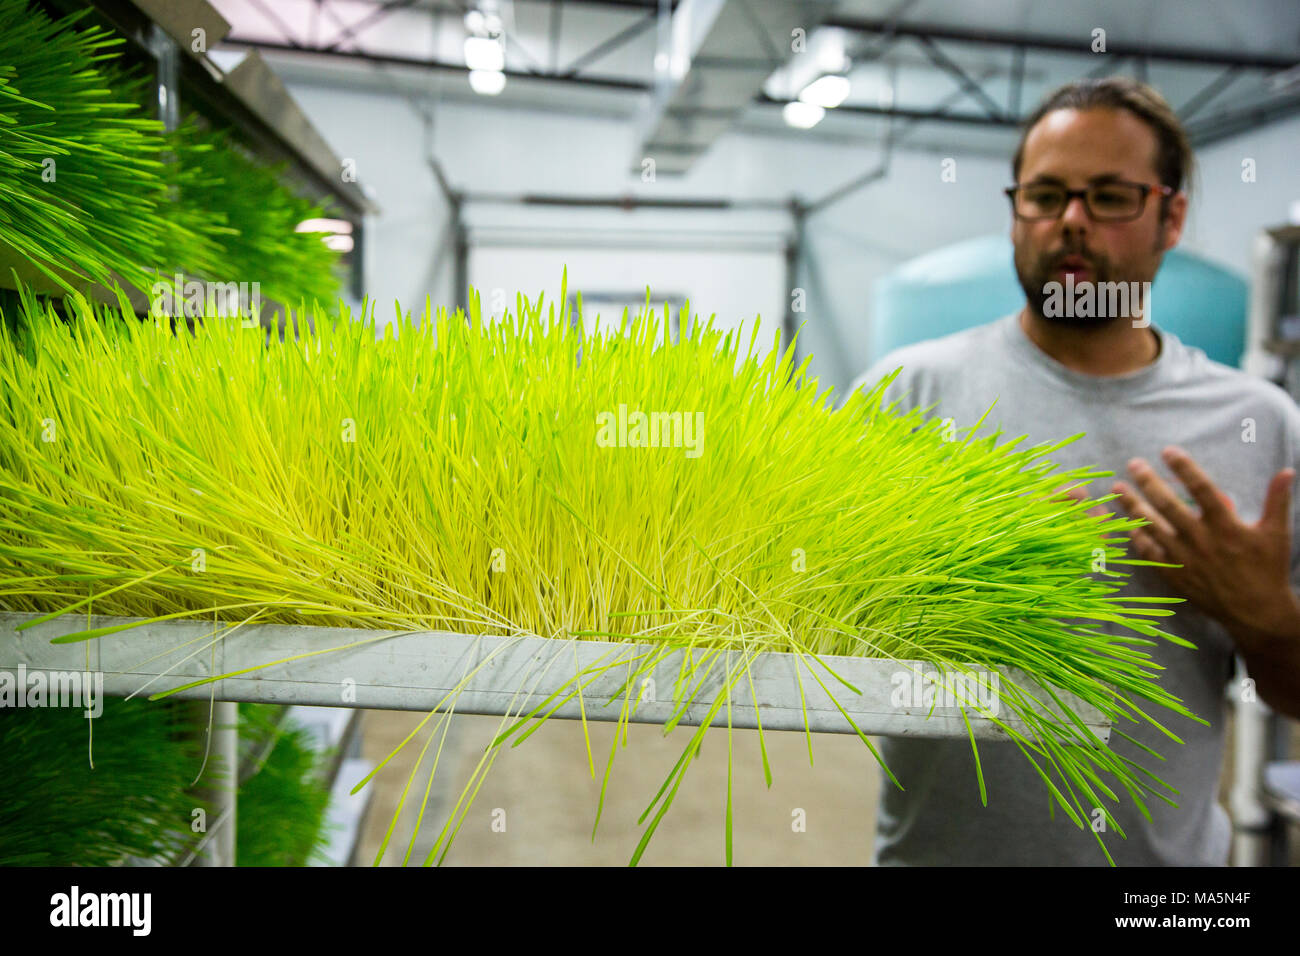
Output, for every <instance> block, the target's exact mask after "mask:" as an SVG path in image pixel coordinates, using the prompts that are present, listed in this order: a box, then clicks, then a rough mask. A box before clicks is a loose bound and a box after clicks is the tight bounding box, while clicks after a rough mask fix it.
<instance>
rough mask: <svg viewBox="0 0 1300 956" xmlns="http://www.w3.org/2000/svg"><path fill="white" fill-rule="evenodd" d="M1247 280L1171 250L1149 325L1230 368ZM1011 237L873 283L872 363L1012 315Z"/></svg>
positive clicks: (948, 249) (1241, 342)
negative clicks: (900, 350)
mask: <svg viewBox="0 0 1300 956" xmlns="http://www.w3.org/2000/svg"><path fill="white" fill-rule="evenodd" d="M1247 288H1248V287H1247V283H1246V280H1245V279H1244V278H1243V277H1242V276H1240V275H1238V274H1237V273H1236V272H1234V271H1232V270H1231V269H1227V268H1225V267H1223V266H1220V265H1216V264H1215V263H1212V262H1210V261H1208V260H1207V259H1203V258H1202V257H1200V256H1197V255H1193V254H1191V253H1188V252H1182V251H1180V250H1178V249H1176V248H1175V249H1172V250H1170V251H1169V252H1168V253H1166V254H1165V258H1164V262H1163V263H1162V264H1161V266H1160V271H1159V272H1158V273H1157V274H1156V279H1155V283H1154V284H1153V285H1152V288H1151V297H1152V300H1153V301H1154V302H1155V309H1154V313H1153V316H1152V318H1153V320H1154V322H1155V324H1156V326H1157V327H1159V328H1162V329H1168V330H1169V331H1170V332H1172V333H1173V334H1174V335H1176V336H1178V338H1180V339H1181V340H1182V341H1184V342H1186V343H1187V344H1188V345H1194V346H1196V347H1197V348H1199V349H1201V350H1203V351H1204V352H1205V354H1206V355H1208V356H1209V357H1210V358H1212V359H1214V360H1215V361H1216V362H1222V363H1223V364H1224V365H1231V366H1233V367H1237V366H1239V365H1240V364H1241V356H1242V352H1243V351H1244V350H1245V345H1246V299H1247ZM1024 304H1025V295H1024V293H1023V292H1022V291H1021V289H1020V283H1019V282H1017V281H1016V272H1015V267H1014V265H1013V264H1012V250H1011V240H1010V239H1009V238H1007V237H1006V236H981V237H980V238H978V239H968V240H966V241H964V242H958V243H955V244H954V245H951V246H945V247H944V248H942V249H936V250H935V251H934V252H927V253H926V254H925V255H922V256H918V257H917V258H915V259H912V260H910V261H908V262H905V263H903V264H902V265H901V266H899V267H898V268H897V269H895V270H894V271H893V272H891V273H890V274H889V275H888V276H886V277H884V278H883V279H881V280H880V281H879V282H877V283H876V290H875V309H874V319H873V323H872V334H871V361H875V360H876V359H878V358H880V357H881V356H883V355H884V354H885V353H886V352H889V351H890V350H892V349H896V348H898V347H899V346H902V345H909V344H911V343H912V342H921V341H924V340H926V339H933V338H938V337H939V336H943V335H947V334H949V333H950V332H959V331H961V330H962V329H966V328H970V327H971V326H974V325H982V324H984V323H985V322H991V321H993V320H994V319H996V318H998V317H1000V316H1003V315H1006V314H1007V313H1009V312H1016V311H1018V310H1019V309H1020V308H1022V307H1023V306H1024Z"/></svg>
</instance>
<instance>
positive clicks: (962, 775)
mask: <svg viewBox="0 0 1300 956" xmlns="http://www.w3.org/2000/svg"><path fill="white" fill-rule="evenodd" d="M1153 328H1154V326H1153ZM1156 333H1157V335H1158V336H1159V338H1160V341H1161V348H1160V352H1159V355H1158V356H1157V358H1156V360H1155V361H1154V362H1152V363H1151V364H1150V365H1147V366H1145V367H1144V368H1141V369H1139V370H1137V371H1135V372H1132V373H1128V374H1125V375H1118V376H1104V377H1103V376H1092V375H1086V374H1083V373H1081V372H1076V371H1073V370H1071V369H1069V368H1067V367H1065V366H1064V365H1062V364H1061V363H1060V362H1057V361H1056V360H1055V359H1053V358H1051V357H1050V356H1048V355H1047V354H1046V353H1045V352H1043V351H1042V350H1041V349H1039V348H1038V347H1037V346H1036V345H1034V344H1033V342H1032V341H1031V340H1030V339H1029V338H1028V337H1027V336H1026V335H1025V333H1024V331H1023V330H1022V329H1021V328H1020V325H1019V321H1018V318H1017V316H1015V315H1010V316H1006V317H1004V318H1002V319H999V320H997V321H995V322H991V323H989V324H987V325H982V326H979V327H977V328H973V329H968V330H966V331H963V332H958V333H956V334H954V335H949V336H945V337H944V338H941V339H936V340H933V341H929V342H921V343H918V344H915V345H910V346H906V347H904V348H900V349H897V350H895V351H894V352H891V353H890V354H888V355H886V356H885V357H884V358H882V359H881V360H880V361H878V362H877V363H876V364H875V365H873V366H872V367H871V368H870V369H869V370H868V371H866V372H865V373H863V375H861V376H860V377H859V378H858V379H857V380H856V381H855V382H854V383H853V386H852V388H857V387H858V386H860V385H865V386H868V387H869V386H871V385H874V384H875V383H876V382H877V381H879V380H880V378H882V377H883V376H885V375H887V374H888V373H889V372H892V371H893V370H894V369H895V368H898V367H899V366H902V367H903V371H902V373H901V374H900V375H899V377H898V378H897V379H896V380H895V381H894V383H893V384H891V385H890V387H889V390H888V391H887V392H886V396H885V401H886V403H889V402H891V401H893V400H894V399H900V406H901V407H902V408H904V409H910V408H914V407H921V408H925V407H927V406H930V405H934V404H935V403H937V406H936V407H935V408H934V409H933V410H932V411H931V412H930V415H931V416H936V417H941V418H946V417H951V418H952V419H954V421H955V424H956V426H957V429H958V433H959V435H960V434H964V432H963V431H962V429H964V428H965V427H967V426H969V425H973V424H974V423H975V422H976V421H977V420H978V419H979V418H980V416H981V415H983V414H984V412H985V411H987V410H988V409H989V407H990V406H993V410H992V412H991V413H990V414H989V416H988V418H987V419H986V420H985V423H984V426H983V427H981V429H980V432H979V434H980V435H987V434H990V433H991V432H993V431H994V430H995V429H996V428H997V427H998V426H999V425H1000V426H1001V428H1002V431H1003V433H1004V434H1003V437H1002V438H1000V439H999V442H1001V441H1004V440H1008V439H1010V438H1014V437H1017V436H1020V435H1027V436H1028V442H1027V443H1026V445H1027V444H1029V443H1038V442H1048V441H1057V440H1060V439H1062V438H1066V437H1068V436H1070V435H1074V434H1077V433H1079V432H1086V433H1087V434H1086V436H1085V437H1083V438H1080V439H1079V440H1077V441H1075V442H1073V443H1072V444H1070V445H1067V446H1066V447H1064V448H1062V449H1059V450H1058V451H1056V452H1054V453H1053V454H1052V455H1051V456H1049V457H1050V460H1052V461H1053V462H1056V463H1057V464H1058V465H1060V466H1061V467H1063V468H1072V467H1080V466H1095V467H1100V468H1104V469H1107V470H1110V471H1113V472H1114V474H1115V477H1116V478H1122V479H1123V480H1125V481H1127V482H1129V483H1130V484H1132V483H1133V482H1132V478H1131V476H1130V475H1128V473H1127V467H1126V465H1127V462H1128V460H1129V459H1130V458H1133V457H1140V458H1145V459H1146V460H1147V461H1148V462H1149V463H1150V464H1151V465H1152V467H1154V468H1155V469H1156V471H1157V472H1158V473H1159V474H1161V475H1162V476H1163V477H1164V478H1165V480H1166V481H1168V482H1170V483H1171V486H1172V487H1173V488H1174V489H1175V490H1177V491H1178V492H1179V493H1180V494H1183V493H1184V489H1183V487H1182V484H1181V483H1180V482H1179V481H1178V480H1177V479H1176V478H1175V477H1174V476H1173V475H1172V474H1171V473H1170V472H1169V470H1168V468H1167V467H1166V466H1165V464H1164V462H1163V461H1162V460H1161V459H1160V451H1161V449H1162V448H1164V447H1165V446H1166V445H1178V446H1180V447H1182V448H1184V449H1186V450H1187V452H1188V453H1189V454H1190V455H1191V456H1192V458H1193V459H1195V460H1196V461H1197V462H1198V463H1199V464H1200V465H1201V467H1202V468H1203V469H1205V471H1206V472H1207V473H1208V474H1209V476H1210V478H1211V479H1212V480H1213V481H1214V482H1215V483H1216V484H1217V485H1218V486H1219V488H1220V489H1222V490H1223V491H1225V492H1227V493H1228V494H1229V495H1230V496H1231V498H1232V499H1233V501H1234V503H1235V504H1236V507H1237V512H1238V514H1239V515H1240V516H1241V518H1242V519H1243V520H1246V521H1252V522H1253V521H1256V520H1258V518H1259V514H1260V511H1261V509H1262V506H1263V501H1264V493H1265V490H1266V488H1267V485H1268V482H1269V479H1270V478H1271V477H1272V476H1273V475H1274V474H1276V473H1277V472H1278V471H1279V470H1281V469H1282V468H1285V467H1288V466H1290V467H1297V466H1298V465H1300V410H1297V408H1296V404H1295V403H1294V402H1293V401H1292V400H1291V398H1290V396H1288V395H1287V394H1286V393H1285V392H1284V391H1283V390H1282V389H1280V388H1278V387H1276V386H1275V385H1273V384H1271V383H1269V382H1266V381H1263V380H1261V379H1256V378H1253V377H1251V376H1248V375H1246V374H1245V373H1243V372H1240V371H1238V370H1236V369H1233V368H1229V367H1228V366H1226V365H1221V364H1219V363H1217V362H1213V361H1211V360H1210V359H1209V358H1208V357H1207V356H1206V355H1205V353H1204V352H1202V351H1201V350H1200V349H1196V348H1192V347H1190V346H1187V345H1184V344H1183V343H1182V342H1180V341H1179V340H1178V339H1177V337H1175V336H1174V335H1172V334H1170V333H1169V332H1166V331H1163V330H1160V329H1156ZM852 388H851V390H852ZM851 390H850V391H851ZM995 400H996V404H994V402H995ZM1021 447H1025V445H1022V446H1021ZM1114 480H1115V478H1105V479H1097V480H1095V481H1094V482H1093V484H1092V486H1090V487H1089V488H1087V491H1088V494H1089V495H1090V496H1092V497H1099V496H1102V495H1107V494H1109V493H1110V485H1111V483H1112V482H1113V481H1114ZM1108 507H1109V508H1111V510H1113V511H1116V512H1117V513H1120V514H1122V510H1121V509H1120V508H1119V506H1118V502H1114V501H1112V502H1110V503H1109V504H1108ZM1292 517H1293V521H1295V520H1296V518H1297V517H1300V507H1296V508H1293V516H1292ZM1297 568H1300V525H1297V531H1296V532H1295V533H1294V536H1293V548H1292V570H1293V580H1297V579H1300V575H1297V574H1296V573H1295V572H1296V569H1297ZM1124 570H1126V571H1130V572H1131V575H1132V576H1131V577H1130V578H1129V579H1128V580H1127V581H1126V583H1125V586H1124V588H1123V589H1122V590H1121V591H1120V592H1119V593H1118V594H1117V596H1129V595H1132V596H1139V595H1168V596H1174V597H1178V596H1181V595H1176V594H1175V593H1174V592H1173V590H1172V589H1171V588H1170V587H1169V585H1168V584H1166V582H1165V581H1164V579H1163V578H1162V577H1160V575H1159V573H1158V571H1156V570H1155V569H1151V568H1141V567H1139V568H1127V567H1126V568H1124ZM1170 607H1173V608H1174V609H1175V615H1174V616H1173V617H1167V618H1160V619H1156V620H1155V622H1154V623H1155V624H1156V625H1157V626H1158V627H1160V628H1161V629H1162V630H1165V631H1167V632H1169V633H1171V634H1178V635H1180V636H1182V637H1184V638H1186V639H1188V640H1190V641H1191V642H1192V643H1193V644H1195V645H1196V647H1197V650H1195V651H1193V650H1189V649H1187V648H1181V647H1177V646H1175V645H1173V644H1171V643H1169V642H1167V641H1161V642H1160V643H1159V644H1158V645H1157V646H1155V647H1153V648H1149V649H1148V650H1149V652H1150V653H1151V654H1152V655H1153V657H1154V658H1155V660H1156V661H1157V662H1159V663H1160V664H1161V665H1163V666H1164V667H1165V668H1166V670H1164V671H1163V672H1161V677H1160V680H1161V681H1162V683H1163V684H1164V686H1165V687H1166V688H1167V689H1168V690H1170V691H1172V692H1173V693H1174V694H1175V695H1177V696H1178V697H1180V698H1181V699H1182V700H1183V702H1184V703H1185V704H1186V705H1187V707H1188V709H1189V710H1191V711H1192V713H1194V714H1197V715H1199V716H1201V717H1203V718H1204V719H1206V720H1208V721H1209V722H1210V724H1211V726H1209V727H1206V726H1204V725H1202V724H1199V723H1195V722H1194V721H1190V720H1187V719H1186V718H1182V717H1178V716H1177V715H1174V714H1172V713H1170V712H1168V711H1164V710H1163V709H1161V708H1156V707H1152V708H1151V709H1150V710H1148V712H1149V713H1151V716H1153V717H1154V718H1155V719H1156V720H1158V721H1160V723H1162V724H1163V725H1164V726H1165V727H1167V728H1168V729H1169V730H1170V731H1172V732H1173V733H1175V734H1177V735H1178V737H1180V738H1181V739H1182V740H1183V741H1184V743H1183V744H1182V745H1181V746H1180V745H1179V744H1177V743H1175V742H1174V741H1172V740H1170V739H1169V738H1167V737H1165V736H1163V735H1162V734H1160V732H1159V731H1157V730H1156V729H1155V728H1153V727H1151V726H1150V725H1148V724H1145V723H1143V724H1137V725H1134V724H1129V723H1127V722H1125V726H1124V729H1125V731H1126V732H1127V733H1129V734H1131V735H1132V736H1134V737H1135V738H1136V739H1137V740H1140V741H1141V742H1142V743H1144V744H1146V745H1147V746H1149V747H1152V748H1153V749H1155V750H1156V751H1157V752H1158V753H1160V754H1161V755H1163V756H1164V757H1165V761H1164V762H1163V763H1162V762H1159V761H1157V760H1155V758H1152V757H1150V756H1149V755H1147V754H1143V753H1142V752H1141V751H1140V750H1138V749H1137V748H1135V747H1133V746H1132V745H1131V744H1129V743H1128V742H1126V741H1124V740H1123V739H1122V738H1120V737H1118V736H1117V735H1114V734H1112V737H1111V741H1112V743H1111V746H1112V748H1113V749H1114V750H1115V751H1116V752H1119V753H1123V754H1126V755H1127V756H1130V757H1132V758H1133V759H1135V760H1138V761H1139V762H1141V764H1142V765H1143V766H1145V767H1147V768H1148V769H1149V770H1151V771H1152V772H1153V773H1155V774H1156V775H1157V776H1158V777H1160V778H1161V779H1163V780H1165V781H1166V782H1167V783H1169V784H1170V785H1171V786H1173V787H1174V788H1175V789H1177V790H1178V791H1179V793H1180V794H1181V796H1179V797H1174V798H1173V799H1174V800H1175V801H1176V802H1178V803H1179V807H1178V808H1177V809H1175V808H1173V807H1170V806H1169V805H1167V804H1165V803H1164V802H1163V801H1160V800H1158V799H1148V800H1147V801H1146V803H1147V806H1148V809H1149V810H1150V812H1151V815H1152V818H1153V819H1152V821H1151V822H1150V823H1148V822H1147V821H1146V820H1145V818H1144V817H1143V816H1142V815H1141V813H1140V812H1139V811H1138V810H1137V809H1136V807H1135V806H1134V805H1133V803H1132V800H1131V798H1130V797H1129V796H1128V794H1127V793H1126V792H1125V791H1123V790H1122V789H1119V790H1117V793H1118V795H1119V796H1120V797H1121V800H1122V802H1121V803H1120V804H1119V805H1118V808H1117V807H1116V805H1115V804H1114V803H1110V804H1108V807H1109V809H1110V810H1111V812H1112V813H1114V814H1115V817H1116V819H1117V820H1118V821H1119V823H1120V825H1121V826H1122V827H1123V828H1124V832H1125V833H1127V834H1128V839H1127V840H1125V839H1122V838H1120V837H1119V836H1118V834H1115V833H1113V832H1112V833H1107V834H1103V837H1104V838H1105V842H1106V845H1107V848H1108V849H1109V850H1110V853H1111V855H1112V856H1113V857H1114V859H1115V862H1116V864H1118V865H1120V866H1144V865H1145V866H1153V865H1178V866H1189V865H1224V864H1226V863H1227V860H1228V849H1229V842H1230V835H1231V834H1230V826H1229V822H1228V818H1227V814H1226V813H1225V812H1224V811H1223V809H1222V808H1221V807H1220V806H1219V804H1218V802H1217V799H1216V794H1217V790H1218V783H1219V777H1220V772H1221V767H1222V760H1223V746H1224V718H1225V706H1226V705H1225V700H1224V696H1225V691H1226V684H1227V682H1228V680H1229V678H1230V676H1231V672H1232V666H1233V643H1232V639H1231V637H1230V636H1229V635H1228V633H1227V631H1226V630H1225V629H1224V628H1223V627H1222V626H1221V625H1220V624H1219V623H1218V622H1216V621H1214V620H1213V619H1211V618H1209V617H1208V616H1207V615H1205V614H1203V613H1201V612H1199V611H1198V610H1197V609H1196V608H1194V607H1192V606H1190V605H1189V604H1178V605H1170ZM1110 629H1111V630H1112V632H1115V633H1124V631H1123V629H1122V628H1119V627H1118V626H1110ZM1144 709H1145V708H1144ZM881 750H882V756H883V757H884V759H885V762H886V763H887V764H888V765H889V767H890V769H892V770H893V772H894V773H895V775H896V776H897V777H898V779H899V781H900V782H901V783H902V785H903V786H904V787H906V788H907V789H906V791H905V792H902V791H899V790H898V789H897V788H896V787H895V786H894V785H893V784H892V783H890V781H889V780H888V778H884V777H883V776H882V780H883V785H882V790H881V801H880V813H879V822H878V826H877V835H876V862H877V863H878V864H880V865H938V864H947V865H1031V866H1034V865H1058V864H1064V865H1103V866H1104V865H1106V858H1105V856H1104V855H1103V854H1102V852H1101V848H1100V847H1098V846H1097V842H1096V837H1095V836H1094V834H1093V833H1092V832H1091V830H1087V829H1085V830H1080V829H1079V828H1078V827H1076V825H1075V824H1074V823H1073V822H1072V821H1071V820H1070V819H1069V817H1068V816H1067V815H1066V814H1065V813H1063V812H1062V811H1061V809H1060V807H1055V806H1051V807H1050V811H1049V806H1050V805H1051V803H1052V798H1051V796H1050V795H1049V793H1048V791H1047V788H1046V786H1045V785H1044V784H1043V782H1042V780H1041V779H1040V778H1039V777H1038V775H1037V774H1036V772H1035V770H1034V768H1033V767H1032V765H1031V764H1030V763H1029V761H1028V760H1027V759H1026V758H1025V756H1024V755H1023V754H1022V753H1021V752H1020V751H1019V750H1018V749H1017V748H1016V746H1015V744H1013V743H1009V742H996V743H993V742H990V743H986V744H981V745H980V748H979V750H980V761H981V764H982V767H983V771H984V779H985V782H986V784H987V787H988V806H987V807H984V806H982V805H981V804H980V795H979V785H978V782H977V777H976V772H975V764H974V760H973V758H972V755H971V747H970V743H969V741H967V740H965V739H962V740H933V739H914V738H907V739H903V738H886V739H884V740H883V741H882V747H881Z"/></svg>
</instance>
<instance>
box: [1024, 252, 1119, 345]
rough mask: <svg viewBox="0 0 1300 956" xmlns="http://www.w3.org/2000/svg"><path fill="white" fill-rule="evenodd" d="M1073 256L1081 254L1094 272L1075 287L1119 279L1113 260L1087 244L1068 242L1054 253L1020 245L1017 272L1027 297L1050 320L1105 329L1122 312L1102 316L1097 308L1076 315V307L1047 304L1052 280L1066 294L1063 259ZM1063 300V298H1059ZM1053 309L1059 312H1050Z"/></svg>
mask: <svg viewBox="0 0 1300 956" xmlns="http://www.w3.org/2000/svg"><path fill="white" fill-rule="evenodd" d="M1069 256H1078V257H1080V258H1082V259H1083V260H1084V261H1085V262H1086V264H1087V267H1088V271H1089V272H1090V273H1091V277H1090V278H1088V279H1084V280H1082V281H1080V280H1078V279H1076V280H1075V281H1074V289H1075V290H1076V294H1077V290H1078V289H1079V288H1080V287H1081V286H1083V285H1085V284H1087V283H1094V282H1095V283H1102V282H1111V281H1114V278H1115V269H1114V267H1113V266H1112V265H1111V261H1110V259H1108V258H1107V257H1106V256H1103V255H1100V254H1098V253H1095V252H1090V251H1087V250H1086V249H1085V248H1084V247H1083V246H1079V245H1069V244H1067V245H1064V246H1062V247H1061V248H1059V249H1056V250H1053V251H1052V252H1044V253H1039V254H1037V255H1034V254H1032V253H1031V252H1030V251H1029V250H1028V249H1027V248H1026V249H1024V251H1023V252H1022V250H1021V249H1020V248H1017V249H1016V251H1015V262H1016V275H1017V277H1018V278H1019V279H1020V288H1021V289H1023V290H1024V292H1025V299H1026V300H1027V301H1028V303H1029V307H1030V308H1031V309H1033V310H1034V313H1035V314H1037V315H1039V316H1041V317H1042V318H1043V319H1045V320H1046V321H1048V322H1051V323H1053V324H1055V325H1062V326H1069V327H1070V328H1075V329H1080V328H1097V329H1099V328H1103V327H1104V326H1107V325H1109V324H1110V323H1112V322H1114V321H1116V320H1117V319H1120V318H1123V316H1118V315H1099V314H1096V313H1098V312H1100V311H1102V310H1096V309H1094V310H1093V312H1094V314H1092V315H1076V314H1074V311H1075V310H1074V309H1070V308H1067V309H1064V310H1062V309H1055V310H1049V309H1047V308H1046V307H1045V306H1046V303H1047V300H1048V298H1049V296H1050V292H1049V290H1048V288H1047V286H1048V284H1049V283H1052V282H1055V283H1057V284H1058V285H1060V286H1061V291H1059V292H1058V293H1057V295H1058V296H1061V295H1064V292H1065V288H1066V286H1065V280H1064V279H1063V277H1062V276H1061V275H1060V273H1059V270H1060V268H1061V262H1062V260H1064V259H1065V258H1067V257H1069ZM1058 301H1059V299H1058ZM1049 311H1054V312H1056V313H1057V314H1055V315H1049V314H1048V312H1049Z"/></svg>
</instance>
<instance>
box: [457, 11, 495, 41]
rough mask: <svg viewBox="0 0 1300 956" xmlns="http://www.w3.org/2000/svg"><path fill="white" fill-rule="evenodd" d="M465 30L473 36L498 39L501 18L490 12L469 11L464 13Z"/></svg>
mask: <svg viewBox="0 0 1300 956" xmlns="http://www.w3.org/2000/svg"><path fill="white" fill-rule="evenodd" d="M465 29H466V30H468V31H469V32H470V33H473V34H474V35H475V36H490V37H499V36H500V35H501V17H500V16H498V15H497V14H495V13H492V12H490V11H489V12H484V11H482V10H469V11H466V13H465Z"/></svg>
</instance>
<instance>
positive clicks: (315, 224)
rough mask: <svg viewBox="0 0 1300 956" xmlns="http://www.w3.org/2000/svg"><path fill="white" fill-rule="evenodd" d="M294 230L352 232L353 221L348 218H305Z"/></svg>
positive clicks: (349, 233)
mask: <svg viewBox="0 0 1300 956" xmlns="http://www.w3.org/2000/svg"><path fill="white" fill-rule="evenodd" d="M293 231H294V232H334V233H341V234H343V235H351V234H352V223H350V222H348V221H347V220H346V219H304V220H303V221H302V222H300V223H298V225H296V226H294V227H293Z"/></svg>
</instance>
